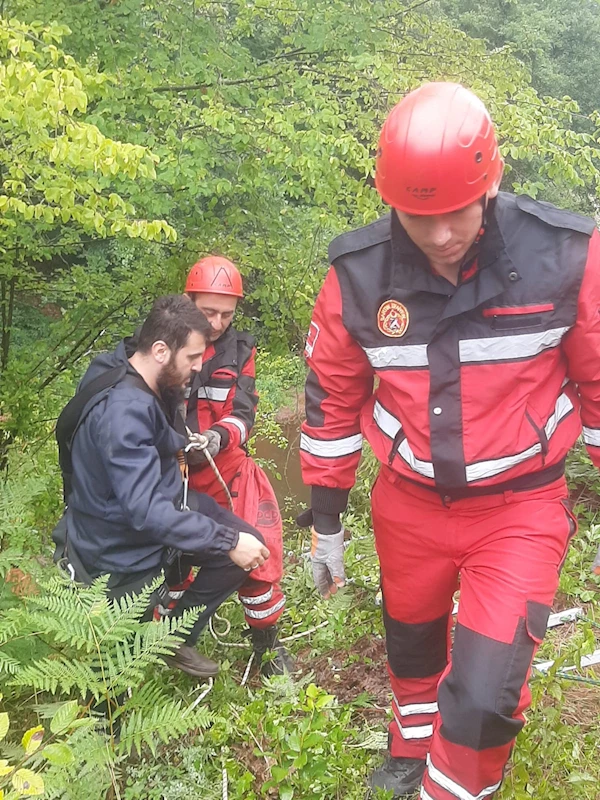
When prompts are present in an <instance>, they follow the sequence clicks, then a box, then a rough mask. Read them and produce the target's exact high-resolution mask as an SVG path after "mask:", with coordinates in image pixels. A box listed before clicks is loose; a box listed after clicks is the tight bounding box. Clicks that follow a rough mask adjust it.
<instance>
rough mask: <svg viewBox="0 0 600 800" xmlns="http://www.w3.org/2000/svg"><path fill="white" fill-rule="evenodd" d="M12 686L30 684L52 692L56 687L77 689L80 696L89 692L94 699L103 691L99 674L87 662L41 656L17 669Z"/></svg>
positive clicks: (54, 691)
mask: <svg viewBox="0 0 600 800" xmlns="http://www.w3.org/2000/svg"><path fill="white" fill-rule="evenodd" d="M10 685H12V686H31V687H33V688H35V689H37V690H38V691H44V692H52V693H53V694H55V693H56V692H57V690H58V689H60V690H61V691H63V692H70V691H71V690H72V689H78V691H79V693H80V694H81V696H82V697H85V695H86V694H87V693H88V692H89V693H90V694H92V695H93V696H94V697H95V698H96V699H99V697H100V696H101V695H102V694H103V693H104V686H103V684H102V679H101V675H100V674H99V673H98V672H97V671H94V670H93V669H92V668H91V667H90V666H89V665H88V664H85V663H79V662H76V661H69V660H67V659H66V658H64V657H62V656H60V657H58V658H43V659H40V660H39V661H37V662H36V663H34V664H28V665H27V666H25V667H22V668H21V669H19V670H18V671H17V673H16V674H15V675H14V677H13V678H11V680H10Z"/></svg>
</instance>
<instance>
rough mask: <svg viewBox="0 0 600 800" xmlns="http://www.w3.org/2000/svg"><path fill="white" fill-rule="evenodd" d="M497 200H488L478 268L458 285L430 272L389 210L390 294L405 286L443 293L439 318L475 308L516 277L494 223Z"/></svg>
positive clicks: (508, 284) (497, 227)
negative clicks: (446, 299) (444, 305)
mask: <svg viewBox="0 0 600 800" xmlns="http://www.w3.org/2000/svg"><path fill="white" fill-rule="evenodd" d="M499 201H500V198H498V200H494V201H491V202H490V203H489V204H488V208H487V212H486V222H485V233H484V234H483V236H482V237H481V241H480V249H479V253H478V261H479V264H478V267H479V268H478V271H477V273H476V275H475V276H474V277H473V278H472V279H471V280H469V281H467V282H466V283H462V284H459V285H458V286H454V285H453V284H452V283H450V282H449V281H448V280H446V278H443V277H442V276H441V275H436V274H435V273H434V272H432V270H431V267H430V265H429V262H428V260H427V258H426V256H425V254H424V253H423V251H422V250H419V248H418V247H417V246H416V245H415V244H414V242H413V241H412V239H410V237H409V236H408V234H407V233H406V231H405V230H404V228H403V227H402V225H401V224H400V220H399V219H398V217H397V216H396V214H394V213H392V217H391V240H392V274H391V286H390V290H391V292H390V294H391V295H392V297H393V296H394V295H395V294H396V293H397V292H398V291H401V292H402V291H407V290H408V291H413V292H414V291H416V292H429V293H430V294H438V295H439V294H442V295H446V296H447V297H449V301H448V303H447V305H446V308H445V310H444V313H443V315H442V319H446V318H448V317H454V316H457V315H459V314H463V313H465V312H467V311H470V310H472V309H474V308H477V307H478V306H480V305H482V304H483V303H485V302H486V301H487V300H490V299H491V298H492V297H496V296H497V295H499V294H501V293H502V292H504V291H505V290H506V289H507V288H508V287H509V286H510V285H511V283H514V282H515V281H517V280H520V276H519V275H518V272H517V270H516V269H515V266H514V264H513V262H512V260H511V258H510V256H509V254H508V252H507V250H506V245H505V242H504V237H503V235H502V231H501V229H500V225H499V223H498V219H497V215H496V207H497V203H498V202H499Z"/></svg>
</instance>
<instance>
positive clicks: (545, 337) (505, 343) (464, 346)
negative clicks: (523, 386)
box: [459, 327, 569, 364]
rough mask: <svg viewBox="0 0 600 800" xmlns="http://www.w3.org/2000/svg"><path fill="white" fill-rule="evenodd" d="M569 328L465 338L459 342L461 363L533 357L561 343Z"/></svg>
mask: <svg viewBox="0 0 600 800" xmlns="http://www.w3.org/2000/svg"><path fill="white" fill-rule="evenodd" d="M568 330H569V328H568V327H564V328H551V329H550V330H548V331H540V332H538V333H519V334H514V335H512V336H494V337H488V338H485V339H463V341H461V342H459V353H460V362H461V364H469V363H477V362H478V361H511V360H517V359H519V360H520V359H523V358H531V357H532V356H536V355H538V354H539V353H541V352H542V351H543V350H547V349H548V348H550V347H556V346H557V345H558V344H560V341H561V339H562V337H563V336H564V335H565V333H566V332H567V331H568Z"/></svg>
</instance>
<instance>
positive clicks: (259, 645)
mask: <svg viewBox="0 0 600 800" xmlns="http://www.w3.org/2000/svg"><path fill="white" fill-rule="evenodd" d="M277 633H278V630H277V625H271V627H270V628H262V629H261V628H250V635H251V637H252V647H253V648H254V653H255V656H256V661H257V664H258V665H259V666H260V671H261V673H262V674H263V675H264V676H265V678H269V677H270V676H271V675H284V674H285V673H290V672H294V671H295V669H296V665H295V664H294V660H293V659H292V657H291V656H290V654H289V653H288V651H287V650H286V649H285V647H284V646H283V645H282V644H281V642H280V641H279V639H278V638H277ZM268 652H273V653H274V654H275V657H274V658H272V659H270V660H266V661H264V662H263V656H264V655H265V653H268Z"/></svg>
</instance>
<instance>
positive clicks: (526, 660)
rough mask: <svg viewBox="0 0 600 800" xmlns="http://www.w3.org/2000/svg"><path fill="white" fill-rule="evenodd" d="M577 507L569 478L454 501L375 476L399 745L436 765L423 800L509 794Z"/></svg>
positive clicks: (395, 744)
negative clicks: (512, 759)
mask: <svg viewBox="0 0 600 800" xmlns="http://www.w3.org/2000/svg"><path fill="white" fill-rule="evenodd" d="M567 502H568V501H567V489H566V484H565V482H564V480H560V481H557V482H554V483H552V484H548V485H547V486H543V487H541V488H538V489H534V490H530V491H524V492H504V493H502V494H496V495H487V496H482V497H471V498H468V499H457V500H451V499H450V498H448V497H447V498H441V497H440V495H438V494H436V493H435V492H433V491H431V490H429V489H425V488H421V487H419V486H417V485H414V484H412V483H409V482H407V481H405V480H402V479H401V478H400V477H399V476H398V475H396V474H394V473H392V472H391V470H389V469H387V468H386V467H384V468H383V469H382V472H381V473H380V475H379V478H378V479H377V482H376V484H375V486H374V488H373V494H372V507H373V526H374V530H375V541H376V546H377V552H378V554H379V560H380V563H381V577H382V589H383V599H384V611H383V613H384V622H385V628H386V640H387V651H388V672H389V675H390V681H391V686H392V692H393V701H392V711H393V717H394V719H393V721H392V723H391V725H390V735H391V736H390V739H391V743H390V749H391V755H392V756H394V757H405V758H423V759H427V769H426V771H425V775H424V777H423V785H422V788H421V794H420V798H422V800H457V798H460V800H471V799H472V798H487V797H491V796H492V795H493V794H495V792H496V790H497V789H498V788H499V787H500V784H501V782H502V777H503V772H504V767H505V764H506V761H507V760H508V757H509V755H510V752H511V748H512V746H513V743H514V739H515V736H516V735H517V733H518V732H519V731H520V730H521V728H522V727H523V724H524V717H523V712H524V711H525V709H527V708H528V706H529V704H530V702H531V694H530V691H529V688H528V686H527V681H528V678H529V673H530V669H531V662H532V660H533V656H534V654H535V651H536V649H537V647H538V645H539V644H540V642H541V641H542V639H543V637H544V634H545V631H546V625H547V621H548V615H549V613H550V607H551V604H552V601H553V598H554V594H555V592H556V588H557V585H558V578H559V572H560V568H561V566H562V563H563V561H564V559H565V556H566V552H567V549H568V546H569V542H570V539H571V537H572V536H573V535H574V533H575V531H576V527H577V526H576V522H575V518H574V517H573V515H572V513H571V511H570V510H569V507H568V504H567ZM459 579H460V583H459ZM459 587H460V605H459V611H458V619H457V624H456V629H455V633H454V644H453V646H452V656H451V657H450V629H451V624H452V614H451V611H452V605H453V595H454V592H455V591H456V589H458V588H459Z"/></svg>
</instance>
